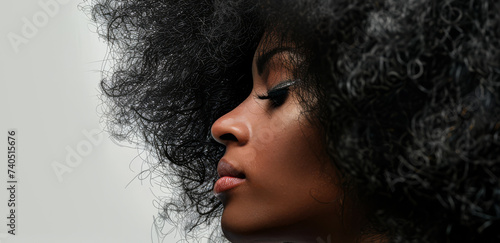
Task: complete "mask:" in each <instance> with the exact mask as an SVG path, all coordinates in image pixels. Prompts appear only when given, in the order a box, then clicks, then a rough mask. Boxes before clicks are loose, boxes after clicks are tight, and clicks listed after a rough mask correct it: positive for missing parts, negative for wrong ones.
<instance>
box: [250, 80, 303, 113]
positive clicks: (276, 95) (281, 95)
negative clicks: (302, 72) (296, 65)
mask: <svg viewBox="0 0 500 243" xmlns="http://www.w3.org/2000/svg"><path fill="white" fill-rule="evenodd" d="M295 83H296V81H295V80H286V81H283V82H281V83H279V84H278V85H276V86H274V87H273V88H271V89H270V90H269V91H268V92H267V94H265V95H259V96H258V98H259V99H261V100H270V101H271V106H272V107H273V108H276V107H279V106H281V105H283V104H284V103H285V101H286V98H287V97H288V93H289V90H290V87H291V86H293V85H294V84H295Z"/></svg>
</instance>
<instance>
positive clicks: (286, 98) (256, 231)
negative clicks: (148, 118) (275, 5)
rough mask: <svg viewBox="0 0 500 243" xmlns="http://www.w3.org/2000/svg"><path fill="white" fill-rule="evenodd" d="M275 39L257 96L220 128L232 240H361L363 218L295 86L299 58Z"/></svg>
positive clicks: (264, 48)
mask: <svg viewBox="0 0 500 243" xmlns="http://www.w3.org/2000/svg"><path fill="white" fill-rule="evenodd" d="M272 40H273V37H272V35H264V37H263V39H262V41H261V43H260V44H259V46H258V48H257V50H256V52H255V56H254V60H253V63H252V76H253V88H252V91H251V93H250V95H249V96H248V97H247V98H246V99H245V100H244V101H243V102H242V103H241V104H239V106H237V107H236V108H235V109H233V110H232V111H230V112H229V113H227V114H225V115H224V116H222V117H220V118H219V119H218V120H217V121H216V122H215V123H214V124H213V126H212V136H213V137H214V138H215V139H216V140H217V141H218V142H220V143H222V144H224V145H225V146H226V152H225V154H224V156H223V157H222V159H221V160H220V162H219V164H218V173H219V176H220V177H221V178H220V179H219V180H218V181H217V182H216V183H215V186H214V192H215V193H216V194H217V195H218V197H219V198H220V199H221V200H222V203H223V205H224V211H223V214H222V219H221V224H222V229H223V232H224V234H225V236H226V237H227V238H228V239H229V240H230V241H232V242H280V241H293V242H317V240H318V239H324V240H325V241H326V240H327V239H331V240H332V242H353V241H354V239H355V237H356V235H357V233H358V232H357V229H359V227H358V225H359V223H360V219H359V218H360V217H359V216H358V213H356V209H351V208H349V202H348V201H349V199H348V198H346V197H345V196H344V193H343V191H342V189H341V188H340V186H339V184H340V180H339V178H338V173H337V170H336V168H335V167H334V166H333V165H332V163H331V161H330V158H329V157H328V156H327V154H326V152H325V151H326V150H325V146H324V144H323V142H322V141H323V140H324V139H323V137H322V134H321V132H320V129H318V128H317V127H316V126H313V125H312V124H311V123H310V122H309V120H308V119H307V117H306V115H304V112H303V105H301V103H300V100H301V99H299V97H298V94H297V89H296V88H294V82H295V80H294V75H293V74H294V67H293V66H290V65H291V63H294V62H292V61H291V60H292V59H294V60H300V57H299V58H297V57H298V55H299V54H298V53H297V52H296V50H295V49H294V47H293V45H292V44H289V45H287V44H283V43H281V44H280V45H279V46H278V44H277V43H273V41H272ZM263 43H265V44H263Z"/></svg>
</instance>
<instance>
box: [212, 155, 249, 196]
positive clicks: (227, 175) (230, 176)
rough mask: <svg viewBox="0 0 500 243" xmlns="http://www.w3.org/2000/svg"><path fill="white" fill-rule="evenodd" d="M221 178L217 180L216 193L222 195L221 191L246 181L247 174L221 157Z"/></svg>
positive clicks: (218, 167) (218, 170) (219, 167)
mask: <svg viewBox="0 0 500 243" xmlns="http://www.w3.org/2000/svg"><path fill="white" fill-rule="evenodd" d="M217 173H218V174H219V179H218V180H217V181H216V182H215V185H214V190H213V191H214V193H215V195H216V196H220V194H221V193H223V192H226V191H229V190H231V189H233V188H235V187H237V186H239V185H240V184H241V183H243V182H244V181H245V178H246V177H245V174H244V173H243V172H241V171H239V170H237V169H235V168H234V167H233V166H232V165H231V164H230V163H228V162H227V161H225V160H224V159H221V160H220V161H219V164H218V165H217Z"/></svg>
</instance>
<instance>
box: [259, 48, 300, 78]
mask: <svg viewBox="0 0 500 243" xmlns="http://www.w3.org/2000/svg"><path fill="white" fill-rule="evenodd" d="M290 51H293V48H291V47H277V48H273V49H271V50H270V51H268V52H265V53H263V54H261V55H259V56H258V57H257V61H256V65H257V72H258V74H259V76H261V75H262V72H263V71H264V67H265V66H266V65H267V63H268V62H269V60H271V58H272V57H273V56H274V55H276V54H278V53H281V52H290Z"/></svg>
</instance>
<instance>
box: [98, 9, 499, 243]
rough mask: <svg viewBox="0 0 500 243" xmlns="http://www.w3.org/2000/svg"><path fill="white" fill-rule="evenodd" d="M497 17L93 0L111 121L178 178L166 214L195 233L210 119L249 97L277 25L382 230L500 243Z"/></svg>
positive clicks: (351, 183)
mask: <svg viewBox="0 0 500 243" xmlns="http://www.w3.org/2000/svg"><path fill="white" fill-rule="evenodd" d="M499 13H500V2H498V1H493V0H441V1H434V0H406V1H397V0H322V1H320V0H289V1H283V0H276V1H247V0H232V1H222V0H205V1H194V0H179V1H168V0H143V1H133V0H93V2H92V18H93V20H94V21H95V22H97V23H98V24H99V28H98V32H99V33H100V35H101V36H102V37H104V38H105V39H106V40H107V41H108V42H109V44H110V46H111V48H112V49H111V51H112V55H113V56H112V57H113V60H114V61H115V64H114V66H113V67H112V70H111V72H110V74H109V75H107V76H106V77H105V78H104V80H103V81H102V83H101V84H102V85H101V86H102V90H103V92H104V94H105V95H106V96H107V97H108V99H107V100H108V101H109V102H108V103H109V104H108V105H109V106H108V107H109V109H108V113H107V117H108V119H109V129H110V131H111V133H112V134H113V135H114V136H115V137H116V138H119V139H134V140H135V141H136V142H138V143H140V144H145V145H147V146H148V148H149V149H150V150H151V152H152V155H154V158H155V161H156V162H155V164H154V165H153V169H155V172H156V173H157V175H159V176H160V177H161V178H162V179H164V180H166V182H165V183H164V184H165V185H169V186H171V187H173V188H177V192H178V193H176V194H175V195H174V196H173V197H172V198H170V200H168V201H165V202H164V205H163V207H162V210H161V215H162V216H163V217H164V218H165V219H171V220H174V215H179V214H180V215H182V217H179V219H181V220H179V221H182V222H178V223H182V225H183V227H185V229H186V230H187V231H196V229H197V228H200V227H201V226H202V225H210V224H211V223H212V222H215V221H214V220H216V219H217V218H218V217H220V215H221V211H222V205H221V203H220V202H219V200H218V199H217V198H216V197H215V196H213V195H212V192H211V191H212V186H213V183H214V181H215V180H216V178H217V172H216V167H217V161H218V160H219V158H220V157H222V155H223V153H224V149H225V148H224V146H223V145H221V144H219V143H217V142H215V141H214V140H213V139H212V137H211V134H210V128H211V125H212V124H213V122H214V121H215V120H216V119H217V118H219V117H221V116H222V115H224V114H226V113H227V112H229V111H230V110H232V109H233V108H234V107H236V106H237V105H238V104H239V103H241V102H242V101H243V100H244V99H245V98H246V96H248V94H249V93H250V91H251V88H252V76H251V70H250V67H251V61H252V58H253V54H254V52H255V49H256V47H257V44H258V43H259V40H260V39H261V37H262V36H263V34H264V33H266V32H273V33H275V34H277V35H278V36H280V37H281V40H284V41H290V40H291V41H292V42H293V43H294V44H296V46H297V47H298V48H300V49H301V50H303V51H304V53H306V55H305V56H306V60H307V64H308V65H307V67H306V68H305V69H304V70H303V71H302V72H301V74H300V75H301V80H303V82H302V88H303V90H307V91H308V93H311V94H314V96H315V97H316V99H315V102H303V105H304V107H308V108H310V109H311V110H313V111H316V112H314V113H311V114H313V116H314V117H315V118H317V120H318V121H319V126H320V128H321V129H323V130H324V131H325V134H326V138H325V139H326V141H327V145H328V148H329V151H328V152H329V154H330V155H331V157H332V163H334V164H335V166H336V167H337V168H338V169H339V170H340V171H341V173H342V176H343V187H344V190H345V191H346V192H352V193H353V194H354V195H355V196H356V198H357V200H358V201H359V202H361V203H362V204H364V205H367V206H368V207H369V208H370V210H369V212H368V215H366V217H367V218H368V220H369V230H367V232H368V231H369V232H370V233H372V234H382V235H384V236H385V238H386V239H387V241H388V242H500V181H499V179H498V177H499V176H500V130H499V129H500V14H499ZM175 217H176V216H175Z"/></svg>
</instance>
